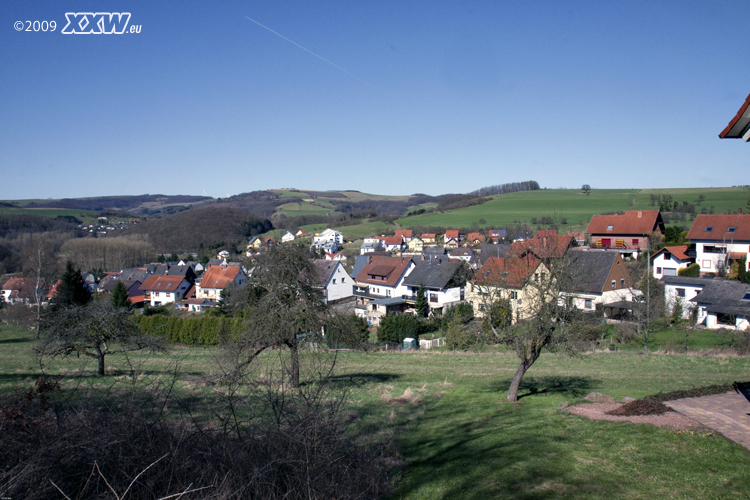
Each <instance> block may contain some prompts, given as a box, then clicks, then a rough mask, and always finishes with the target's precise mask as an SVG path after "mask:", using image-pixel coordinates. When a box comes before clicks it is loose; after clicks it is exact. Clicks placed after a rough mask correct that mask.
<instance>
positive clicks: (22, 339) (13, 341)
mask: <svg viewBox="0 0 750 500" xmlns="http://www.w3.org/2000/svg"><path fill="white" fill-rule="evenodd" d="M32 342H34V339H33V338H32V339H29V338H26V337H15V338H9V339H2V340H0V344H24V343H26V344H30V343H32Z"/></svg>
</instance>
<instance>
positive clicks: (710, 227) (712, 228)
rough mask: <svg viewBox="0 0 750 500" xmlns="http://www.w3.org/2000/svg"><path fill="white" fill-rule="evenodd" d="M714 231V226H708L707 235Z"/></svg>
mask: <svg viewBox="0 0 750 500" xmlns="http://www.w3.org/2000/svg"><path fill="white" fill-rule="evenodd" d="M713 230H714V227H713V226H708V227H707V228H706V232H707V233H710V232H711V231H713Z"/></svg>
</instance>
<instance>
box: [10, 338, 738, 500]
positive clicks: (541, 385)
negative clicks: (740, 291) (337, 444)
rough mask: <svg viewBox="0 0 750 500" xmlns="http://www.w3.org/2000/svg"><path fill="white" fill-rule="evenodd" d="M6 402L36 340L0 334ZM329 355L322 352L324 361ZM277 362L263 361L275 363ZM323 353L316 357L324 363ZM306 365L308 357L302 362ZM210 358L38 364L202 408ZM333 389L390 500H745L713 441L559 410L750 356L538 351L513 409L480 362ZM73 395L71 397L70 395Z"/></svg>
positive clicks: (468, 360) (343, 357)
mask: <svg viewBox="0 0 750 500" xmlns="http://www.w3.org/2000/svg"><path fill="white" fill-rule="evenodd" d="M0 345H1V346H2V348H1V349H0V392H2V393H3V394H4V395H6V396H7V394H8V393H9V391H11V390H12V389H13V388H15V387H23V388H26V387H29V386H30V385H32V384H33V382H34V381H35V380H36V378H37V377H38V375H39V374H40V365H39V363H38V362H37V360H36V359H35V358H34V356H33V355H32V354H31V347H32V346H33V341H32V340H31V334H30V333H29V332H28V331H26V330H22V329H16V328H10V327H8V326H2V327H0ZM330 354H331V353H327V354H326V355H330ZM277 355H284V353H283V352H282V353H280V354H279V353H278V352H275V353H269V354H267V356H266V359H270V358H272V357H274V356H277ZM318 355H320V354H318ZM305 356H313V355H312V354H306V355H305ZM221 359H222V358H221V357H220V356H219V355H218V350H216V349H208V348H184V347H183V348H174V349H173V350H172V352H171V353H170V354H167V355H158V356H146V355H135V356H130V357H129V358H128V360H129V362H126V358H124V357H120V358H117V357H116V356H112V357H111V359H110V360H108V363H109V364H108V367H109V368H108V370H109V372H108V375H107V376H105V377H93V376H91V375H90V373H91V371H92V370H93V369H94V365H93V363H87V362H86V361H85V360H79V359H75V358H73V359H69V360H65V361H58V360H56V361H51V362H46V363H45V364H44V369H45V370H46V371H47V373H49V374H50V375H57V374H61V375H63V380H62V386H63V389H64V390H68V391H70V390H72V389H73V388H74V387H79V388H83V389H85V391H84V392H86V391H88V392H91V391H92V390H93V391H98V390H99V391H113V390H115V389H114V388H115V387H116V386H117V384H123V385H126V386H128V385H131V384H134V381H133V375H135V374H138V375H139V376H140V377H142V378H143V379H151V380H156V379H168V378H169V377H170V376H171V375H170V374H172V373H177V374H178V377H179V383H178V384H177V385H176V386H175V391H176V392H177V393H178V395H180V396H181V397H183V398H184V399H187V398H188V397H190V396H192V397H195V398H199V397H201V394H202V392H201V389H200V388H199V386H198V385H196V381H197V380H199V378H200V377H201V376H202V375H205V374H209V373H215V372H217V371H218V366H219V363H220V362H221V361H220V360H221ZM336 362H337V364H336V372H335V374H334V375H333V380H334V381H335V383H337V384H339V385H340V386H341V388H342V389H343V390H345V391H346V392H348V394H349V400H350V403H349V404H350V411H351V412H352V413H353V416H352V419H351V422H352V423H351V430H352V432H358V433H362V434H363V435H373V436H374V435H391V436H393V442H394V445H395V448H394V453H395V456H394V465H395V467H394V469H393V473H394V474H395V475H396V476H397V477H398V481H397V482H396V485H395V486H396V491H395V493H394V494H393V495H392V496H391V498H393V499H436V498H442V499H449V498H461V499H485V498H553V497H554V498H592V499H593V498H603V497H607V498H644V499H646V498H696V499H699V498H700V499H703V498H747V492H748V491H750V476H748V475H747V473H746V472H747V470H749V469H750V453H748V451H747V450H746V449H744V448H742V447H741V446H739V445H736V444H733V443H731V442H729V441H727V440H725V439H724V438H723V437H721V436H719V435H717V434H713V433H710V432H698V431H673V430H668V429H665V428H656V427H653V426H650V425H645V424H643V425H635V424H631V423H624V422H594V421H590V420H588V419H586V418H584V417H580V416H575V415H571V414H568V413H564V412H558V411H557V409H558V407H560V405H561V404H562V403H564V402H567V403H569V404H577V403H580V402H582V398H583V396H585V395H586V394H587V393H589V392H601V393H604V394H607V395H610V396H613V397H615V398H618V399H620V398H622V397H624V396H631V397H635V398H639V397H643V396H646V395H649V394H655V393H658V392H667V391H672V390H680V389H689V388H691V387H693V386H704V385H710V384H721V383H731V382H733V381H746V380H748V379H750V358H746V357H737V356H736V355H729V354H723V355H718V356H706V355H700V354H699V353H697V352H694V353H692V354H691V355H667V354H659V353H653V352H652V353H649V354H645V355H643V354H637V353H635V352H628V351H616V352H608V351H607V352H602V351H599V352H589V353H586V354H583V355H580V356H577V357H568V356H565V355H560V354H544V355H542V357H541V358H540V360H539V361H538V362H537V363H536V364H535V365H534V366H533V367H532V368H531V370H529V372H528V373H527V375H526V377H525V378H524V382H523V383H522V386H521V391H520V394H519V395H520V400H519V401H518V402H517V403H510V402H507V401H505V399H504V398H505V391H506V390H507V387H508V385H509V383H510V379H511V377H512V376H513V372H514V371H515V369H516V367H517V358H516V357H515V356H514V355H512V354H508V353H504V352H502V351H499V350H492V349H491V350H488V351H486V352H479V353H473V352H467V353H463V352H461V353H454V352H450V351H442V352H437V351H435V352H428V351H417V352H393V351H391V352H370V353H362V352H340V353H338V355H337V358H336ZM71 394H73V393H70V392H68V393H67V396H68V397H70V395H71Z"/></svg>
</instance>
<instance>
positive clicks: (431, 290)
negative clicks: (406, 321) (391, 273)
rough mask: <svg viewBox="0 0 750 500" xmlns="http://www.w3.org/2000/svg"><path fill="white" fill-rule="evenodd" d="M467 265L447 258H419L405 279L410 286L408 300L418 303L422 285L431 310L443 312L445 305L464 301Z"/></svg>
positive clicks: (405, 282)
mask: <svg viewBox="0 0 750 500" xmlns="http://www.w3.org/2000/svg"><path fill="white" fill-rule="evenodd" d="M465 266H466V264H461V263H459V262H451V261H449V260H447V259H440V260H438V259H436V260H433V261H429V260H417V262H416V267H415V268H414V270H413V271H412V272H410V273H409V275H408V276H406V278H405V279H404V285H406V286H407V287H409V295H408V296H407V302H408V303H409V304H410V305H412V306H414V305H416V298H417V292H418V291H419V287H420V286H421V287H423V289H424V292H425V297H426V298H427V304H428V305H429V308H430V312H434V313H437V314H441V313H442V311H443V308H444V307H446V306H450V305H454V304H457V303H459V302H463V300H464V299H465V294H466V279H467V277H468V275H469V272H468V270H467V268H466V267H465Z"/></svg>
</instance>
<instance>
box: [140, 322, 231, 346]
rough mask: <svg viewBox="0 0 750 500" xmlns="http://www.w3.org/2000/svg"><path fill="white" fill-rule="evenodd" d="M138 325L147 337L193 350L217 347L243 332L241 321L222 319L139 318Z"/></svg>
mask: <svg viewBox="0 0 750 500" xmlns="http://www.w3.org/2000/svg"><path fill="white" fill-rule="evenodd" d="M134 321H135V323H136V324H137V325H138V326H139V328H140V329H141V332H142V333H143V334H146V335H155V336H158V337H163V338H164V339H165V340H166V341H167V342H172V343H179V344H185V345H189V346H211V345H217V344H219V343H220V342H221V341H222V340H226V339H229V338H236V337H237V336H238V335H239V334H240V332H241V331H242V319H241V318H226V317H221V316H207V315H202V316H194V317H189V318H179V317H177V316H163V315H160V314H157V315H153V316H135V318H134Z"/></svg>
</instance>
